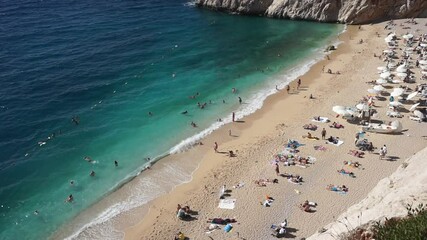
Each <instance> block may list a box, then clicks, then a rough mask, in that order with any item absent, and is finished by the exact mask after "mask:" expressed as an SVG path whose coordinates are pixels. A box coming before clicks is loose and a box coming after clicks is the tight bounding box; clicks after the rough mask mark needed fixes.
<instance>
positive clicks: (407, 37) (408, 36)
mask: <svg viewBox="0 0 427 240" xmlns="http://www.w3.org/2000/svg"><path fill="white" fill-rule="evenodd" d="M402 37H403V38H404V39H411V38H413V37H414V35H412V34H406V35H403V36H402Z"/></svg>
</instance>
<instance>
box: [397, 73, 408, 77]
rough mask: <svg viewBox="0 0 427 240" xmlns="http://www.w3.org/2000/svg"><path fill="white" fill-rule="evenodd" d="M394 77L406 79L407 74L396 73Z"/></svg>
mask: <svg viewBox="0 0 427 240" xmlns="http://www.w3.org/2000/svg"><path fill="white" fill-rule="evenodd" d="M396 75H397V76H398V77H406V76H408V74H407V73H404V72H398V73H396Z"/></svg>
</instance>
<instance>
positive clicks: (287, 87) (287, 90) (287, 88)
mask: <svg viewBox="0 0 427 240" xmlns="http://www.w3.org/2000/svg"><path fill="white" fill-rule="evenodd" d="M289 90H291V87H289V85H288V86H286V92H288V94H289Z"/></svg>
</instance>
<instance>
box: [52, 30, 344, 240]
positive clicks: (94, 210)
mask: <svg viewBox="0 0 427 240" xmlns="http://www.w3.org/2000/svg"><path fill="white" fill-rule="evenodd" d="M345 31H346V26H344V27H343V29H342V30H341V31H339V32H338V34H339V35H341V34H343V33H344V32H345ZM337 39H338V38H337V36H336V35H334V36H330V37H328V38H327V39H325V40H324V42H325V45H324V46H321V47H319V48H318V49H313V53H311V54H310V55H309V56H315V58H314V59H310V58H309V57H305V58H304V59H302V60H300V62H296V63H294V64H293V65H291V66H290V67H289V68H287V69H285V70H282V71H280V73H279V74H277V75H275V78H276V77H282V76H284V74H285V73H289V72H292V73H293V74H295V76H300V77H301V76H303V75H305V74H306V73H307V72H308V71H310V70H311V68H312V67H313V66H315V65H317V64H318V63H319V62H320V61H324V59H325V56H326V55H328V54H329V53H330V52H328V53H325V52H324V51H323V50H324V49H325V48H326V46H330V45H334V46H338V45H339V44H340V42H339V41H338V40H337ZM306 65H309V67H308V68H307V69H306V70H303V72H302V73H301V72H298V71H296V70H297V69H300V68H301V67H300V66H306ZM295 71H296V72H295ZM269 78H272V77H271V76H269ZM292 79H294V78H292ZM276 81H277V80H276ZM292 81H295V80H292ZM282 84H283V86H282V87H283V89H281V91H282V92H283V91H285V89H284V87H285V86H286V85H287V84H286V83H283V82H282ZM270 85H272V84H270ZM273 85H274V84H273ZM273 85H272V86H273ZM263 89H264V88H263ZM273 91H274V90H272V89H270V88H266V89H264V92H273ZM278 94H280V93H278V92H274V93H268V94H267V95H262V96H261V97H262V99H261V104H260V106H259V107H255V108H254V109H253V110H249V112H245V110H246V109H239V110H238V112H237V111H236V117H237V120H239V119H241V118H247V117H248V116H251V115H253V114H254V113H255V112H257V111H259V110H260V109H261V108H264V107H265V104H266V103H265V102H266V101H267V100H268V99H269V98H270V97H272V95H278ZM252 95H253V96H254V97H255V95H256V94H252ZM252 95H251V96H252ZM249 102H251V101H249ZM229 119H231V114H229V116H227V120H229ZM236 122H238V121H236ZM215 124H216V123H214V124H213V125H215ZM230 124H232V123H231V120H230V121H228V122H222V123H220V126H219V127H218V128H214V126H213V125H210V126H209V127H208V128H207V129H204V130H202V131H201V132H199V133H197V134H196V135H193V136H191V137H189V138H187V139H184V140H183V141H182V142H180V143H178V144H177V145H175V146H173V147H172V148H170V149H169V150H167V151H166V152H165V153H164V154H163V155H161V156H160V157H159V158H156V159H155V160H153V161H151V162H150V164H148V165H151V170H153V171H147V170H145V169H143V168H141V169H142V170H141V171H138V174H137V175H135V176H132V177H130V178H129V179H127V180H126V181H124V182H123V183H120V184H118V185H117V186H115V188H114V190H113V191H112V192H111V193H109V194H107V195H106V196H107V198H111V199H104V198H102V199H101V200H100V201H99V202H98V203H95V204H93V205H92V206H90V207H89V208H88V209H86V210H85V211H83V212H82V213H81V214H79V215H77V216H76V217H75V218H74V219H73V220H72V221H71V222H70V223H67V224H65V226H63V227H61V228H60V229H58V230H57V231H56V232H55V233H54V234H52V236H51V238H53V239H58V238H66V239H73V238H75V237H77V236H79V235H80V234H82V232H84V231H85V229H87V228H89V229H90V228H92V227H95V228H96V227H97V225H99V224H101V225H102V224H104V222H105V221H114V222H117V221H118V222H121V220H117V219H123V218H125V219H126V218H128V215H134V214H131V213H123V212H118V213H114V214H113V216H111V215H110V214H112V213H111V212H108V210H109V209H107V206H108V204H112V203H113V202H115V201H116V200H117V199H121V200H123V198H122V196H120V195H121V194H123V193H126V192H127V191H131V190H130V189H132V188H133V187H135V185H137V184H135V183H132V182H133V181H139V180H141V179H138V178H144V177H147V176H148V177H153V176H154V175H156V172H158V171H161V170H162V169H164V168H165V165H166V164H170V163H172V164H176V165H175V166H178V164H181V163H182V161H183V159H184V158H188V157H189V156H193V157H194V158H200V156H203V155H205V154H206V152H207V151H209V150H208V149H210V147H208V148H205V147H206V146H195V143H190V144H182V146H181V148H183V149H182V150H178V151H177V150H176V149H177V148H178V149H180V148H179V146H180V145H181V143H183V142H185V141H186V140H189V139H193V138H194V137H195V136H197V135H200V138H197V139H196V140H194V141H195V142H198V141H205V140H206V139H207V138H209V137H210V136H211V135H212V134H213V133H215V132H216V131H219V130H220V129H222V131H224V132H225V130H224V128H226V127H227V126H229V125H230ZM204 132H208V133H206V134H203V133H204ZM229 140H230V141H232V140H233V139H229ZM185 146H190V147H189V149H188V148H186V147H185ZM196 148H199V149H201V151H203V153H200V152H199V150H195V149H196ZM188 152H190V153H188ZM181 154H182V155H181ZM190 162H191V163H184V165H187V167H185V168H187V170H190V172H191V173H190V174H189V175H188V177H189V178H190V179H189V180H187V179H186V180H184V181H183V182H180V183H177V185H175V186H172V187H171V186H168V187H171V189H168V190H167V191H168V192H171V191H174V189H175V188H176V187H179V186H180V185H183V184H187V183H188V182H191V181H192V179H193V173H194V172H195V171H197V169H198V168H199V167H196V168H194V167H188V165H194V164H197V165H198V166H200V164H201V161H200V160H194V161H190ZM159 163H160V164H159ZM122 188H123V189H122ZM163 194H164V192H163V193H160V195H159V194H157V195H156V196H154V197H153V198H154V199H152V200H149V201H148V202H147V203H143V204H142V206H136V207H131V210H125V211H136V212H138V213H139V214H142V215H144V214H145V213H146V212H147V211H148V210H147V208H149V207H148V206H149V205H150V202H152V201H155V200H156V199H157V198H158V197H159V196H161V195H163ZM117 202H119V203H120V201H117ZM93 215H98V216H97V217H96V218H92V217H91V216H93ZM122 215H124V216H122ZM103 216H107V217H106V218H104V217H103ZM90 218H92V220H94V221H90V222H88V219H90ZM112 218H117V219H112ZM84 222H86V223H84ZM126 222H128V221H127V220H126ZM81 223H84V224H83V225H82V224H81ZM76 226H80V227H77V228H78V229H79V230H78V231H77V232H75V231H73V230H72V229H75V228H76ZM117 229H124V228H123V226H122V224H118V228H117ZM117 229H115V230H117ZM83 235H84V234H83Z"/></svg>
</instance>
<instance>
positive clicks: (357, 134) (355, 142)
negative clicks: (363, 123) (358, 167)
mask: <svg viewBox="0 0 427 240" xmlns="http://www.w3.org/2000/svg"><path fill="white" fill-rule="evenodd" d="M359 137H360V136H359V133H356V136H355V138H354V145H356V144H357V141H359Z"/></svg>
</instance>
